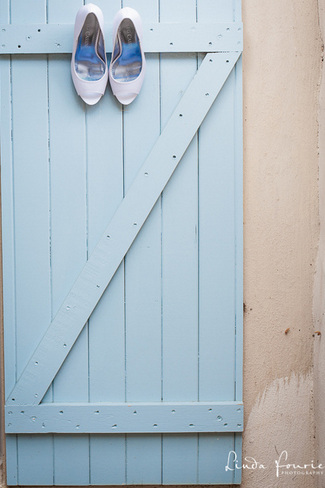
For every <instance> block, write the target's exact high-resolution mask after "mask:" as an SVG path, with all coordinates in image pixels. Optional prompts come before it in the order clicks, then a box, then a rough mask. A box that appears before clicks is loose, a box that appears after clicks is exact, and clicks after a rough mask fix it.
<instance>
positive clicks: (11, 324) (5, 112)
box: [0, 1, 18, 485]
mask: <svg viewBox="0 0 325 488" xmlns="http://www.w3.org/2000/svg"><path fill="white" fill-rule="evenodd" d="M0 21H1V22H2V23H4V24H5V23H10V5H9V1H7V2H3V3H2V6H1V9H0ZM0 94H1V145H0V151H1V211H2V270H3V291H2V293H3V320H4V325H5V327H4V343H5V345H6V347H5V351H4V361H5V397H6V398H7V395H8V394H9V392H10V391H11V389H12V387H13V386H14V384H15V381H16V310H15V285H16V283H15V249H14V246H15V244H14V195H13V192H14V188H13V161H12V138H11V136H12V112H11V58H10V57H9V56H6V57H2V58H1V59H0ZM6 472H7V483H8V484H11V485H16V484H17V482H18V481H17V480H18V464H17V436H16V435H12V436H7V438H6Z"/></svg>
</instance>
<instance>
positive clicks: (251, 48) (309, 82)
mask: <svg viewBox="0 0 325 488" xmlns="http://www.w3.org/2000/svg"><path fill="white" fill-rule="evenodd" d="M320 2H321V7H322V8H324V4H325V0H320ZM243 21H244V25H245V52H244V194H245V198H244V242H245V248H244V260H245V265H244V273H245V280H244V301H245V305H246V307H245V308H246V312H245V323H244V326H245V331H244V401H245V409H246V410H245V412H246V413H245V415H246V421H245V424H246V427H245V433H244V443H243V453H244V456H251V457H254V458H255V459H256V460H257V461H258V462H259V463H262V464H263V466H264V467H265V469H263V468H261V469H255V470H254V469H252V470H248V469H244V470H243V483H242V485H241V486H242V488H255V487H256V488H271V487H272V488H273V487H276V488H277V487H286V488H290V487H291V486H292V487H295V488H300V487H304V488H309V487H315V486H316V483H317V482H318V483H323V484H319V486H325V472H324V475H323V478H322V479H321V478H320V477H319V476H318V477H317V476H316V475H315V476H312V475H307V476H299V475H297V476H295V475H282V476H280V477H279V478H277V477H276V470H275V460H276V459H278V458H279V455H280V453H281V452H282V451H283V450H286V451H287V452H288V456H289V457H288V462H291V463H300V464H304V463H309V462H311V461H312V460H314V459H316V456H317V454H316V451H315V439H314V435H315V429H314V427H315V423H314V409H313V405H314V396H313V384H314V382H313V354H314V348H315V352H316V355H317V357H319V359H318V364H319V368H321V369H322V370H323V371H324V366H325V364H324V363H325V359H324V354H323V355H322V356H321V354H322V353H323V352H324V351H323V349H324V348H325V345H324V346H322V341H324V340H325V332H324V333H323V336H324V337H322V336H318V335H316V336H315V337H313V332H314V330H315V325H314V324H313V315H312V307H313V283H314V272H315V262H316V254H317V245H318V236H319V218H318V181H317V177H318V149H317V147H318V125H317V116H318V96H319V92H318V88H319V86H318V85H319V81H320V70H321V55H322V48H321V36H320V30H319V21H318V2H317V0H243ZM322 110H323V111H325V94H323V98H322ZM323 117H324V116H323ZM321 130H322V131H325V123H324V124H322V125H321ZM324 141H325V134H324ZM324 144H325V142H324ZM324 144H323V145H322V146H321V154H322V155H323V157H324V158H325V150H324V149H325V148H324V147H323V146H324ZM324 164H325V161H324ZM323 172H324V173H325V170H322V180H324V181H323V183H322V185H323V188H324V189H325V176H324V174H323ZM324 198H325V197H324ZM324 198H322V199H321V202H323V204H324V201H323V200H324ZM323 232H325V231H324V229H323ZM323 241H324V243H325V236H323ZM323 241H322V242H323ZM322 249H324V244H322ZM319 262H320V264H319V267H320V269H324V270H325V263H324V261H323V260H320V261H319ZM321 266H322V267H321ZM323 275H324V276H325V272H324V273H319V274H318V276H319V277H321V278H323ZM320 282H321V280H320V279H319V283H318V285H317V286H318V288H317V286H316V290H318V291H319V290H320ZM324 302H325V299H324ZM322 305H323V303H320V299H319V298H318V301H317V300H315V303H314V311H315V314H316V313H318V311H319V310H320V307H321V306H322ZM323 309H324V310H325V308H324V307H323ZM321 327H323V326H322V325H317V328H321ZM286 330H288V332H287V334H285V331H286ZM323 344H324V342H323ZM316 369H317V368H316ZM319 378H320V375H318V376H317V377H316V379H317V381H316V382H315V384H316V386H317V388H318V391H319V392H320V393H322V396H323V397H325V385H324V384H323V382H320V381H319ZM317 382H318V383H317ZM320 405H321V404H320V403H317V402H316V414H317V423H318V424H319V425H322V426H323V430H322V432H325V430H324V428H325V425H323V424H324V422H325V420H324V419H322V418H321V417H322V415H321V411H320V409H319V406H320ZM322 405H323V406H324V404H322ZM319 449H320V454H319V456H320V457H321V456H323V457H322V459H321V460H322V461H323V462H324V464H325V440H324V439H322V438H321V436H320V439H319ZM0 484H1V483H0Z"/></svg>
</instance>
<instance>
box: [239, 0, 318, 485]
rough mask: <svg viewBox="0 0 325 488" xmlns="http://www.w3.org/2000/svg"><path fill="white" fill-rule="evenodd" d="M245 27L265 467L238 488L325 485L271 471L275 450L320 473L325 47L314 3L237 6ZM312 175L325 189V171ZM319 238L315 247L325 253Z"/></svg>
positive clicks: (247, 235)
mask: <svg viewBox="0 0 325 488" xmlns="http://www.w3.org/2000/svg"><path fill="white" fill-rule="evenodd" d="M324 5H325V0H320V7H321V8H323V9H324ZM323 14H324V10H323ZM324 15H325V14H324ZM243 21H244V25H245V51H244V194H245V198H244V243H245V247H244V260H245V265H244V273H245V274H244V276H245V280H244V301H245V305H246V307H245V308H246V312H245V323H244V327H245V329H244V401H245V412H246V413H245V415H246V421H245V424H246V427H245V433H244V443H243V453H244V456H251V457H254V458H255V459H256V460H257V461H258V462H259V463H262V464H263V466H265V469H252V470H248V469H245V470H243V483H242V485H241V486H242V488H261V487H262V488H271V487H272V488H278V487H286V488H290V487H295V488H300V487H304V488H310V487H315V486H316V483H318V484H319V486H325V473H324V475H323V477H322V478H321V477H320V476H318V477H317V476H316V475H315V476H312V475H307V476H303V475H296V476H295V475H282V476H280V477H279V478H277V477H276V470H275V460H276V459H278V458H279V454H280V453H281V452H282V451H283V450H286V451H287V452H288V456H289V458H288V462H291V463H300V464H304V463H309V462H311V461H312V460H315V459H317V455H318V456H319V459H320V461H323V463H324V464H325V439H324V437H325V436H321V435H320V436H318V437H319V439H318V440H319V442H318V446H319V454H317V453H316V450H315V446H316V445H315V439H314V435H315V423H314V410H313V405H314V400H315V398H314V394H313V384H314V382H313V355H314V348H315V354H316V357H317V358H318V359H317V360H318V363H317V365H318V366H317V367H316V373H317V371H318V372H320V371H324V370H325V354H324V348H325V344H324V340H325V331H324V333H323V336H315V337H313V332H314V330H315V328H316V329H317V328H319V329H320V328H321V327H323V325H322V324H321V323H319V325H315V324H314V323H313V314H312V311H313V283H314V273H315V264H316V254H317V245H318V235H319V217H318V181H317V177H318V124H317V117H318V96H319V92H318V88H319V86H318V85H319V81H320V70H321V56H322V47H321V36H320V29H319V22H318V2H317V0H285V1H283V0H243ZM324 91H325V90H324ZM321 100H322V104H321V107H322V112H321V117H320V119H322V118H323V119H324V124H321V126H320V130H321V134H322V133H324V137H323V139H324V142H322V144H321V147H320V151H321V156H323V158H324V166H325V93H323V96H322V99H321ZM323 112H324V113H323ZM322 131H323V132H322ZM320 176H321V181H322V188H323V189H324V191H325V168H324V169H322V168H321V173H320ZM324 194H325V193H324ZM324 199H325V197H321V204H323V207H324V209H325V206H324V203H325V202H324ZM321 216H322V214H321ZM323 232H324V236H323V240H322V241H321V243H323V244H321V247H320V249H323V250H324V248H325V230H324V229H323ZM317 266H318V269H319V270H320V271H321V270H323V272H319V273H318V275H317V277H318V281H317V283H316V286H315V290H316V291H317V293H316V298H315V301H314V313H315V317H316V315H317V314H318V315H317V317H316V319H317V318H318V320H321V317H322V315H321V312H320V310H325V298H323V301H322V300H321V297H322V296H323V294H322V291H320V290H321V282H322V279H323V280H324V277H325V260H324V259H323V260H319V262H318V265H317ZM323 290H324V288H323ZM286 329H289V331H288V333H287V334H285V330H286ZM322 341H323V342H322ZM322 344H323V346H322ZM315 386H316V388H317V395H316V402H315V405H316V420H317V423H318V425H319V426H320V427H322V431H320V432H323V433H324V432H325V425H323V424H324V423H325V419H324V418H323V416H324V415H323V412H324V409H323V410H322V408H321V407H322V406H325V404H324V403H321V401H318V398H319V395H320V396H322V397H324V398H325V385H324V383H323V381H322V375H321V374H319V373H318V374H317V375H316V381H315ZM316 432H317V431H316ZM322 456H323V457H322Z"/></svg>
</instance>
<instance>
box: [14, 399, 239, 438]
mask: <svg viewBox="0 0 325 488" xmlns="http://www.w3.org/2000/svg"><path fill="white" fill-rule="evenodd" d="M5 421H6V433H7V434H46V433H65V434H85V433H89V434H91V433H93V434H126V433H130V434H131V433H134V434H136V433H137V434H139V433H143V434H149V433H193V432H242V431H243V404H242V403H241V402H186V403H180V402H178V403H169V402H168V403H167V402H157V403H79V404H76V403H75V404H71V403H69V404H64V403H43V404H40V405H15V406H13V405H8V406H6V409H5Z"/></svg>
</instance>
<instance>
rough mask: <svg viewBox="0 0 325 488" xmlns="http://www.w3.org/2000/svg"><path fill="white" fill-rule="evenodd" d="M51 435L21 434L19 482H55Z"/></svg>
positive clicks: (36, 483)
mask: <svg viewBox="0 0 325 488" xmlns="http://www.w3.org/2000/svg"><path fill="white" fill-rule="evenodd" d="M52 459H53V443H52V436H51V435H28V436H25V435H21V436H19V484H24V485H30V486H35V485H52V484H53V469H52Z"/></svg>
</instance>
